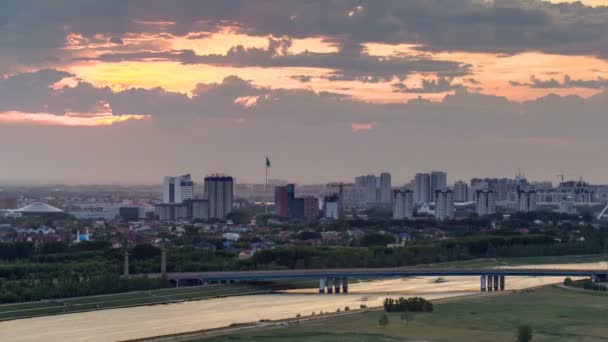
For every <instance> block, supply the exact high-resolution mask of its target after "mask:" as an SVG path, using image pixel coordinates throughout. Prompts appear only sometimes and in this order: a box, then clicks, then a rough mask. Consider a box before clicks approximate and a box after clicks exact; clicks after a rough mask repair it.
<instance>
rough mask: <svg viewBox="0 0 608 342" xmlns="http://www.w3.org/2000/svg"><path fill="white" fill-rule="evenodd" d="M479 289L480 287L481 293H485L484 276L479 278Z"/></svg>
mask: <svg viewBox="0 0 608 342" xmlns="http://www.w3.org/2000/svg"><path fill="white" fill-rule="evenodd" d="M479 281H480V287H481V292H486V276H485V275H482V276H481V277H480V280H479Z"/></svg>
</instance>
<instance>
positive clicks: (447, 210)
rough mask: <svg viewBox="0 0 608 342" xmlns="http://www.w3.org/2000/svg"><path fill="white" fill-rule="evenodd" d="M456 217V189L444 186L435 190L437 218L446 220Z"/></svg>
mask: <svg viewBox="0 0 608 342" xmlns="http://www.w3.org/2000/svg"><path fill="white" fill-rule="evenodd" d="M451 218H454V191H453V190H452V189H448V188H443V189H441V190H437V191H435V219H436V220H439V221H444V220H448V219H451Z"/></svg>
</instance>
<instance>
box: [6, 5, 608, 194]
mask: <svg viewBox="0 0 608 342" xmlns="http://www.w3.org/2000/svg"><path fill="white" fill-rule="evenodd" d="M603 5H608V3H607V1H603V0H585V1H582V2H574V1H565V0H551V1H541V0H513V1H479V0H454V1H453V2H452V1H450V2H449V5H446V4H445V3H443V2H442V1H427V0H410V1H399V2H385V1H373V2H359V1H339V2H326V1H320V0H319V1H311V2H309V1H306V2H303V1H297V0H286V1H277V2H274V1H250V0H247V1H245V0H240V1H230V2H224V1H200V2H197V1H187V0H176V1H171V2H168V1H161V0H150V1H146V2H145V5H144V4H143V3H141V2H135V1H133V2H131V1H129V2H126V1H118V0H107V1H99V2H95V3H88V4H87V6H86V8H83V6H81V4H80V2H79V1H76V0H67V1H61V2H48V3H47V2H37V1H22V0H8V1H3V6H2V7H3V8H2V14H3V15H2V16H0V17H1V18H0V146H1V147H0V185H6V184H11V185H15V184H21V185H40V184H123V185H132V184H147V185H158V184H160V182H161V180H162V178H163V176H165V175H180V174H187V173H189V174H191V175H192V177H193V180H194V181H195V182H200V181H201V180H202V179H203V178H204V177H205V176H206V175H210V174H214V173H225V174H229V175H231V176H233V177H235V180H236V183H263V182H264V178H265V158H266V156H269V158H270V160H271V161H272V166H271V168H270V169H269V177H271V178H279V179H285V180H288V181H290V182H294V183H298V184H311V183H315V184H318V183H326V182H334V181H352V179H353V177H355V176H358V175H362V174H379V173H381V172H390V173H391V175H392V184H393V185H396V186H399V185H401V184H403V183H406V182H409V181H410V180H411V179H412V178H414V176H415V174H417V173H420V172H427V171H428V170H443V171H446V172H447V174H448V179H447V182H448V183H450V184H452V183H453V182H454V181H456V180H459V179H463V180H470V179H471V178H473V177H513V176H514V175H515V174H516V173H517V172H519V171H520V170H521V172H523V173H525V175H526V178H527V179H529V180H546V181H553V182H554V183H557V181H558V180H559V179H560V178H559V177H558V176H557V175H561V174H564V175H566V176H565V178H566V179H579V178H580V177H583V178H584V179H585V180H586V181H588V182H590V183H594V184H603V183H608V175H607V174H606V170H608V158H606V146H608V134H606V130H607V128H608V115H607V113H606V108H608V90H607V89H608V50H607V49H606V42H607V41H608V7H604V6H603Z"/></svg>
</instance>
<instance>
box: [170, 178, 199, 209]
mask: <svg viewBox="0 0 608 342" xmlns="http://www.w3.org/2000/svg"><path fill="white" fill-rule="evenodd" d="M193 197H194V182H192V178H191V177H190V175H189V174H188V175H183V176H177V177H171V176H166V177H165V179H164V183H163V203H182V202H183V201H185V200H188V199H192V198H193Z"/></svg>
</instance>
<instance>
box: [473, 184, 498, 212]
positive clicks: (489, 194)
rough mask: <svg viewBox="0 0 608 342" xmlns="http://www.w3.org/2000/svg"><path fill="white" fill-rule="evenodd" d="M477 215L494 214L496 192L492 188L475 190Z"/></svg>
mask: <svg viewBox="0 0 608 342" xmlns="http://www.w3.org/2000/svg"><path fill="white" fill-rule="evenodd" d="M476 199H477V200H476V201H477V215H479V216H487V215H494V214H496V192H495V191H494V189H489V188H484V189H480V190H477V195H476Z"/></svg>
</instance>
